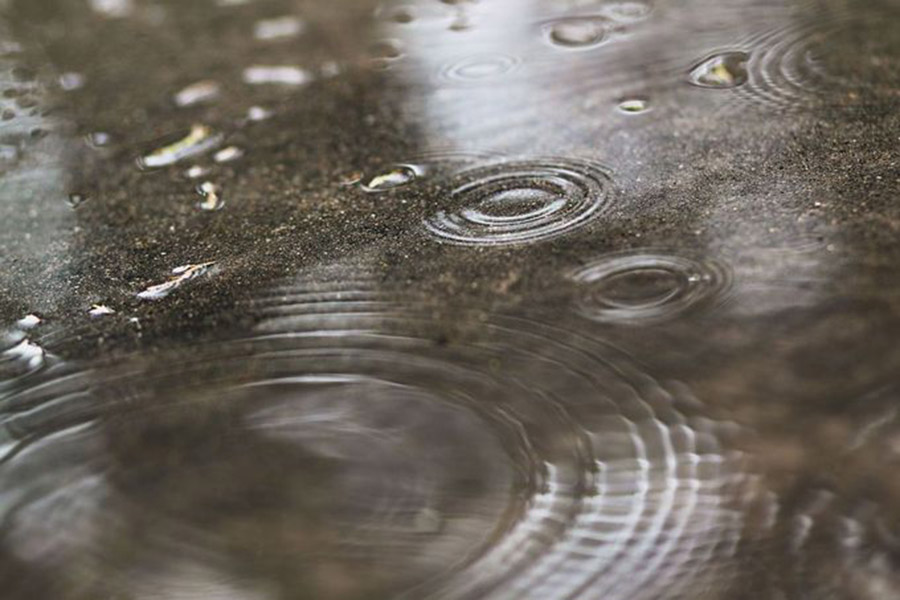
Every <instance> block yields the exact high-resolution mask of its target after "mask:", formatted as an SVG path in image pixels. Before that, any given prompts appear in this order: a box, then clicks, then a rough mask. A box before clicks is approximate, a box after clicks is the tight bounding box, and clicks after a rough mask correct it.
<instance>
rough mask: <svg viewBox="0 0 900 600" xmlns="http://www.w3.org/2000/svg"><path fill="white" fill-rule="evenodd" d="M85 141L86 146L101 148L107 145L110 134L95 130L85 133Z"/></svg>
mask: <svg viewBox="0 0 900 600" xmlns="http://www.w3.org/2000/svg"><path fill="white" fill-rule="evenodd" d="M85 141H87V143H88V146H90V147H92V148H103V147H105V146H108V145H109V142H110V136H109V134H108V133H104V132H102V131H95V132H94V133H89V134H87V135H86V136H85Z"/></svg>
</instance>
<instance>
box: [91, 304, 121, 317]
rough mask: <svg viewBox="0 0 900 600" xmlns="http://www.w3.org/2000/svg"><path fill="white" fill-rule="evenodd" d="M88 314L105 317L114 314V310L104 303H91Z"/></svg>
mask: <svg viewBox="0 0 900 600" xmlns="http://www.w3.org/2000/svg"><path fill="white" fill-rule="evenodd" d="M88 314H89V315H91V316H92V317H105V316H108V315H114V314H116V311H115V310H113V309H112V308H110V307H108V306H106V305H105V304H92V305H91V308H90V310H88Z"/></svg>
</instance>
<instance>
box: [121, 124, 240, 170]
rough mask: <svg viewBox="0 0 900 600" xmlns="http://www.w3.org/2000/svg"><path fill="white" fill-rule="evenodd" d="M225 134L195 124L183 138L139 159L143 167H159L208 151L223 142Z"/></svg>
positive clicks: (139, 163)
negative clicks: (215, 132)
mask: <svg viewBox="0 0 900 600" xmlns="http://www.w3.org/2000/svg"><path fill="white" fill-rule="evenodd" d="M223 139H224V138H223V136H222V135H219V134H214V133H213V131H212V130H211V129H210V128H209V127H207V126H206V125H193V126H192V127H191V131H190V133H188V134H187V136H185V137H184V138H183V139H181V140H179V141H177V142H175V143H174V144H170V145H168V146H165V147H163V148H160V149H159V150H156V151H154V152H152V153H151V154H148V155H147V156H144V157H141V158H140V159H138V166H139V167H141V168H158V167H165V166H168V165H173V164H175V163H177V162H178V161H181V160H183V159H185V158H190V157H192V156H197V155H198V154H203V153H204V152H208V151H210V150H212V149H213V148H215V147H216V146H218V145H219V144H221V143H222V140H223Z"/></svg>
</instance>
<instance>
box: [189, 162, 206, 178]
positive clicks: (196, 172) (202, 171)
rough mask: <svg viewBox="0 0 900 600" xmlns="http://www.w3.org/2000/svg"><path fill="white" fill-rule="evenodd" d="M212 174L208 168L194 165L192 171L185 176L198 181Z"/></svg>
mask: <svg viewBox="0 0 900 600" xmlns="http://www.w3.org/2000/svg"><path fill="white" fill-rule="evenodd" d="M209 172H210V169H209V168H208V167H203V166H201V165H193V166H192V167H191V168H190V169H188V170H187V171H185V172H184V176H185V177H187V178H188V179H198V178H200V177H203V176H204V175H207V174H208V173H209Z"/></svg>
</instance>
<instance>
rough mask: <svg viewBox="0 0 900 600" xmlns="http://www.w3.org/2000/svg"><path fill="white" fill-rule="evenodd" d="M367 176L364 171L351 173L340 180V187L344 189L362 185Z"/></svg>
mask: <svg viewBox="0 0 900 600" xmlns="http://www.w3.org/2000/svg"><path fill="white" fill-rule="evenodd" d="M365 176H366V175H365V173H363V172H362V171H351V172H349V173H346V174H344V175H342V176H341V177H340V179H339V180H338V185H340V186H342V187H351V186H354V185H356V184H358V183H360V182H361V181H362V180H363V177H365Z"/></svg>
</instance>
